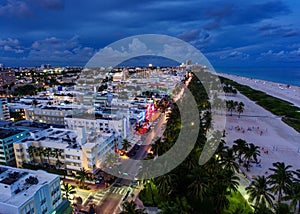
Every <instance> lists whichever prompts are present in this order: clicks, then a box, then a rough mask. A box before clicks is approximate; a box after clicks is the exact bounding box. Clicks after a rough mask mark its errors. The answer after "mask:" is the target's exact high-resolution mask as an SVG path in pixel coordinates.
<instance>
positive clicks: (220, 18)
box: [204, 1, 290, 30]
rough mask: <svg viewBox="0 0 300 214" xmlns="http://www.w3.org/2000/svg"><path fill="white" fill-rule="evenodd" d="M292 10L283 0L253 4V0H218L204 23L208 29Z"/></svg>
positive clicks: (208, 11) (250, 22) (244, 22)
mask: <svg viewBox="0 0 300 214" xmlns="http://www.w3.org/2000/svg"><path fill="white" fill-rule="evenodd" d="M289 13H290V10H289V8H288V7H287V5H286V4H285V3H284V2H283V1H267V2H261V3H258V4H253V3H252V2H251V1H247V2H246V1H240V2H239V4H237V3H236V2H235V1H232V2H230V1H226V3H220V2H218V6H217V7H216V2H215V3H214V4H212V5H211V6H210V7H208V8H207V10H206V12H205V16H206V19H208V20H209V21H208V22H207V23H206V24H205V25H204V28H205V29H207V30H213V29H218V28H220V27H224V26H228V25H243V24H253V23H258V22H261V21H262V20H265V19H268V18H273V17H276V16H280V15H286V14H289Z"/></svg>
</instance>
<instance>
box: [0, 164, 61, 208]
mask: <svg viewBox="0 0 300 214" xmlns="http://www.w3.org/2000/svg"><path fill="white" fill-rule="evenodd" d="M0 191H1V197H0V212H1V213H5V214H35V213H37V214H46V213H54V212H55V213H57V212H58V211H59V210H60V209H61V208H62V207H63V206H62V205H63V204H64V203H66V201H65V200H62V197H61V189H60V177H59V176H58V175H54V174H50V173H47V172H45V171H43V170H38V171H33V170H27V169H26V170H25V169H18V168H13V167H8V166H1V167H0Z"/></svg>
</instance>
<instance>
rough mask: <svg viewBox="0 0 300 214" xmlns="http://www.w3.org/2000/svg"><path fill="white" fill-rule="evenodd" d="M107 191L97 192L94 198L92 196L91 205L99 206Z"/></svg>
mask: <svg viewBox="0 0 300 214" xmlns="http://www.w3.org/2000/svg"><path fill="white" fill-rule="evenodd" d="M106 193H107V191H98V192H97V193H96V194H95V195H94V196H93V200H92V203H93V204H96V205H100V204H101V201H102V199H103V198H104V196H105V195H106Z"/></svg>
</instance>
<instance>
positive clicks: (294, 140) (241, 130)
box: [222, 74, 300, 180]
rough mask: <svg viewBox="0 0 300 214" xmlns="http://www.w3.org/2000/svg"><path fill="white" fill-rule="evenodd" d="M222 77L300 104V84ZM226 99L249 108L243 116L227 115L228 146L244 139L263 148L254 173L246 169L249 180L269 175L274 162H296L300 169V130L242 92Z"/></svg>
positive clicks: (252, 168) (295, 166) (254, 165)
mask: <svg viewBox="0 0 300 214" xmlns="http://www.w3.org/2000/svg"><path fill="white" fill-rule="evenodd" d="M222 76H224V77H227V78H229V79H232V80H234V81H236V82H238V83H241V84H244V85H248V86H250V87H252V88H255V89H257V90H261V91H264V92H266V93H267V94H270V95H272V96H275V97H278V98H280V99H283V100H287V101H290V102H293V103H294V104H295V105H298V106H300V87H296V86H290V87H287V86H286V85H285V84H280V83H272V82H267V81H263V80H254V79H249V78H245V77H238V76H233V75H227V74H226V75H225V74H222ZM282 88H283V89H282ZM226 99H227V100H235V101H238V102H243V103H244V104H245V111H244V113H243V114H242V115H241V117H240V118H239V117H238V115H237V114H233V116H227V121H226V133H227V135H226V142H227V143H228V145H229V146H232V144H233V141H234V140H237V139H239V138H241V139H244V140H246V141H247V142H248V143H254V144H255V145H257V146H259V147H260V152H261V156H260V157H259V160H261V162H260V164H255V163H253V164H252V167H251V168H250V172H246V175H247V177H248V179H249V180H251V179H252V178H253V177H255V176H257V175H266V176H267V175H268V174H269V173H270V171H269V168H271V167H272V163H274V162H277V161H279V162H285V163H286V164H287V165H292V166H293V169H300V161H299V160H300V133H298V132H297V131H295V130H294V129H293V128H291V127H290V126H288V125H287V124H285V123H284V122H282V121H281V119H280V118H279V117H278V116H276V115H273V114H272V113H270V112H269V111H267V110H265V109H264V108H262V107H260V106H258V105H256V104H255V103H254V102H253V101H251V100H250V99H248V98H247V97H245V96H244V95H242V94H240V93H238V94H237V95H236V96H230V97H227V98H226Z"/></svg>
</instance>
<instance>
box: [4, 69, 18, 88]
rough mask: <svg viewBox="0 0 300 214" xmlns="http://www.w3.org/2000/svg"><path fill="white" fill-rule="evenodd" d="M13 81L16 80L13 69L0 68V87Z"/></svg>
mask: <svg viewBox="0 0 300 214" xmlns="http://www.w3.org/2000/svg"><path fill="white" fill-rule="evenodd" d="M15 82H16V76H15V72H14V71H12V70H1V69H0V88H2V87H3V86H5V85H9V84H11V83H15Z"/></svg>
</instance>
